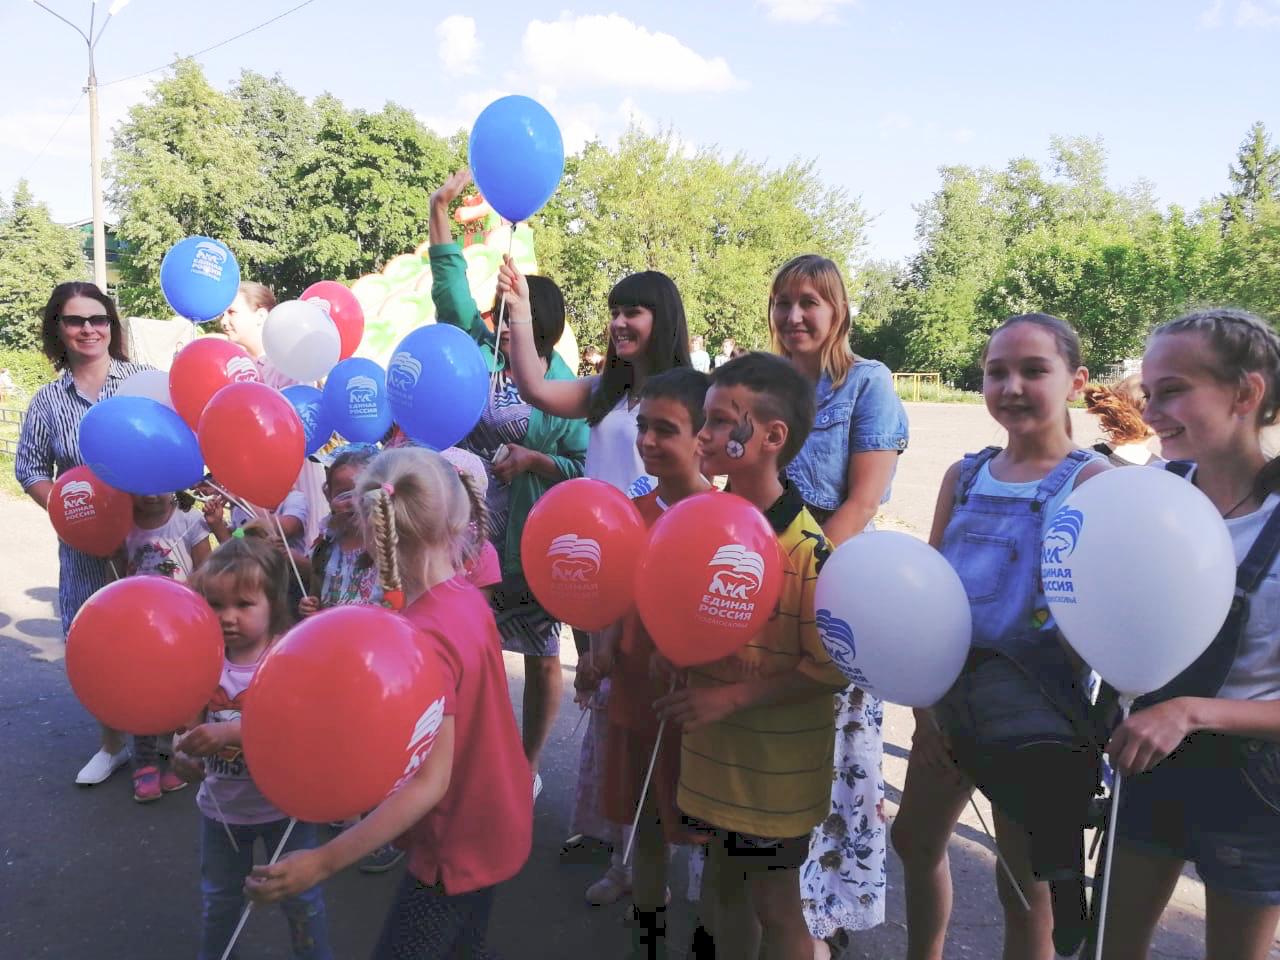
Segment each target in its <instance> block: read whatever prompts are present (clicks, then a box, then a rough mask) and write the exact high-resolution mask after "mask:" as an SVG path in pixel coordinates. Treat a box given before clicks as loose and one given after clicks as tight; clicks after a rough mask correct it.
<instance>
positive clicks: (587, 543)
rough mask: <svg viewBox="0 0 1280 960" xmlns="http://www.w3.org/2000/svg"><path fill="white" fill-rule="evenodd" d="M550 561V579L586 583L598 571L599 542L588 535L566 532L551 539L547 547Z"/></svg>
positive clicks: (592, 578)
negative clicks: (581, 535) (582, 535)
mask: <svg viewBox="0 0 1280 960" xmlns="http://www.w3.org/2000/svg"><path fill="white" fill-rule="evenodd" d="M547 558H548V559H549V560H550V561H551V579H552V580H557V581H560V582H561V583H577V584H584V585H585V584H587V583H588V582H589V581H593V580H594V579H595V576H596V574H597V573H599V572H600V563H601V560H602V558H601V555H600V544H599V543H598V542H597V541H595V540H592V539H591V538H590V537H580V536H578V535H577V534H576V533H566V534H563V535H561V536H558V537H556V538H555V539H554V540H552V541H551V546H549V547H548V548H547Z"/></svg>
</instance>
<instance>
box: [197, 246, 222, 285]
mask: <svg viewBox="0 0 1280 960" xmlns="http://www.w3.org/2000/svg"><path fill="white" fill-rule="evenodd" d="M226 262H227V251H226V250H224V249H222V247H220V246H219V245H218V244H216V243H210V242H209V241H208V240H201V241H200V242H199V243H197V244H196V252H195V255H194V256H193V257H192V258H191V272H192V273H198V274H200V275H201V276H204V277H208V278H209V279H210V280H221V279H222V268H223V265H224V264H225V263H226Z"/></svg>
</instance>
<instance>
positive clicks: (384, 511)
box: [356, 447, 488, 594]
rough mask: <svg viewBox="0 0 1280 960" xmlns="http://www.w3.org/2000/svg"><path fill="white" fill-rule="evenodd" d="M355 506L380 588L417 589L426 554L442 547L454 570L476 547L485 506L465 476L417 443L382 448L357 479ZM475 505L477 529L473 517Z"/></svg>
mask: <svg viewBox="0 0 1280 960" xmlns="http://www.w3.org/2000/svg"><path fill="white" fill-rule="evenodd" d="M356 494H357V497H356V510H357V512H358V514H359V516H360V525H361V528H362V529H363V530H364V538H365V544H366V546H367V549H368V550H369V553H370V554H372V556H373V559H374V562H375V563H376V564H377V567H378V583H379V585H380V586H381V587H382V590H383V593H384V594H388V593H397V592H403V591H404V589H405V587H406V586H407V587H409V588H410V589H419V588H421V586H422V579H421V578H422V572H423V565H424V562H425V558H426V555H427V553H428V552H429V551H431V550H433V549H440V548H443V549H445V550H446V551H447V552H448V554H449V559H450V562H451V563H452V564H453V567H454V569H455V570H460V569H462V568H463V567H464V566H465V565H466V564H467V563H469V562H470V561H471V560H472V559H473V558H474V557H475V556H476V555H477V554H478V553H479V551H480V547H481V546H482V544H483V541H482V540H481V539H480V538H481V537H483V536H484V527H485V525H487V523H488V511H487V509H486V508H485V506H484V498H483V497H481V496H479V494H478V492H477V491H476V489H475V484H474V482H473V481H472V480H471V478H470V477H469V476H465V475H463V474H460V473H459V472H458V471H457V470H456V469H455V468H454V466H453V465H452V464H451V463H449V462H448V461H447V460H445V459H444V457H442V456H440V454H438V453H434V452H432V451H430V450H424V449H422V448H421V447H397V448H394V449H391V450H384V451H383V452H382V453H380V454H378V456H376V457H374V458H373V460H371V461H369V465H368V466H367V467H365V469H364V471H363V472H362V473H361V474H360V479H359V480H358V481H357V483H356ZM477 511H479V517H480V520H482V521H484V524H483V525H482V524H480V523H479V522H478V523H477V526H478V527H479V530H478V531H476V532H473V531H472V526H471V525H472V518H473V516H474V515H475V514H476V512H477Z"/></svg>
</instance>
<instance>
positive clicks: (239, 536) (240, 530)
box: [231, 527, 244, 540]
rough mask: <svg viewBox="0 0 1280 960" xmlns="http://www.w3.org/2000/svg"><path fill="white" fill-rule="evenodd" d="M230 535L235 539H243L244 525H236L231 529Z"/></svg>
mask: <svg viewBox="0 0 1280 960" xmlns="http://www.w3.org/2000/svg"><path fill="white" fill-rule="evenodd" d="M231 536H233V537H235V538H236V539H237V540H243V539H244V527H236V528H235V529H234V530H232V531H231Z"/></svg>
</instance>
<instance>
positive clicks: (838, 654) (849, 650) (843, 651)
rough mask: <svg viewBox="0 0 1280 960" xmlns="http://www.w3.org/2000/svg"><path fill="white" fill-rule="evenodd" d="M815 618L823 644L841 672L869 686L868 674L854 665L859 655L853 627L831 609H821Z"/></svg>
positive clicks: (855, 681)
mask: <svg viewBox="0 0 1280 960" xmlns="http://www.w3.org/2000/svg"><path fill="white" fill-rule="evenodd" d="M815 619H816V621H817V625H818V636H819V637H821V638H822V645H823V646H824V647H826V648H827V653H828V654H830V656H831V659H832V660H833V661H834V662H835V664H836V666H838V667H839V668H840V672H841V673H843V674H844V675H845V676H846V677H848V678H849V679H850V680H852V681H853V682H854V683H857V684H860V685H862V686H868V685H869V684H868V681H867V677H866V675H865V674H864V673H863V672H862V671H861V670H860V669H858V668H857V667H855V666H854V665H853V661H854V660H855V659H857V656H858V648H857V646H856V645H855V644H854V642H853V627H851V626H849V622H848V621H847V620H842V619H841V618H840V617H837V616H836V615H835V614H833V613H832V612H831V611H830V610H825V609H824V610H819V611H818V612H817V614H816V615H815Z"/></svg>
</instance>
